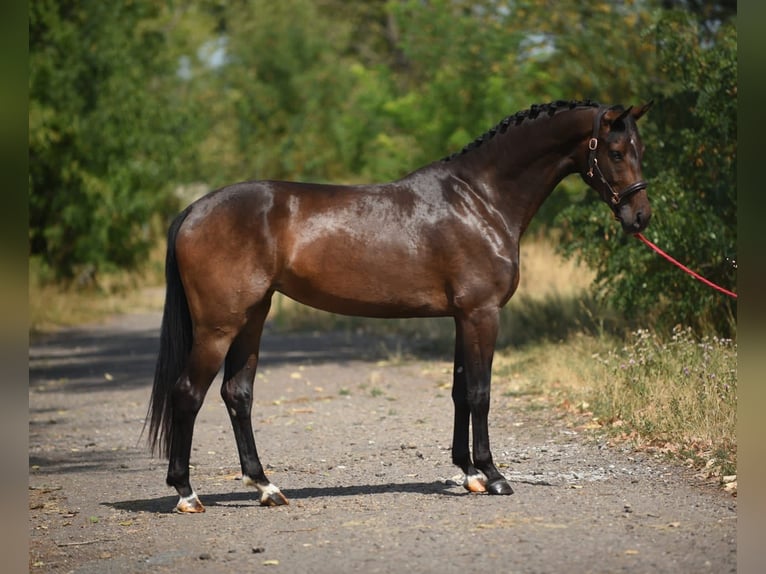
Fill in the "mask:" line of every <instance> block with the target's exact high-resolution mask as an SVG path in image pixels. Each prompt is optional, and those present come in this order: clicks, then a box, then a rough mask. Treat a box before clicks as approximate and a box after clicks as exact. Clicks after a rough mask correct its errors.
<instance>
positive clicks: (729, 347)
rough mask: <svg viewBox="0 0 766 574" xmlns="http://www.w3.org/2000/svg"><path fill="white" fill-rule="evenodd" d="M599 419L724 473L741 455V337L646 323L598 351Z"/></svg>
mask: <svg viewBox="0 0 766 574" xmlns="http://www.w3.org/2000/svg"><path fill="white" fill-rule="evenodd" d="M594 359H595V360H596V362H597V364H598V370H599V371H600V372H601V376H600V377H599V382H598V385H597V389H596V393H595V396H594V398H593V401H592V403H593V408H594V413H595V414H596V415H597V416H598V417H599V420H601V421H603V422H605V423H607V424H608V425H609V426H610V427H612V428H618V429H621V430H622V432H628V433H631V432H632V433H635V434H636V435H637V438H639V439H640V440H643V441H644V442H647V443H649V444H651V445H653V446H655V447H659V448H661V449H664V450H665V451H667V452H671V453H675V454H682V453H684V452H686V453H687V454H688V453H693V454H692V455H689V456H687V459H688V460H691V461H692V462H699V461H701V460H706V462H710V461H712V462H710V465H709V466H712V467H714V468H718V469H719V470H720V474H721V475H725V474H733V473H734V471H733V469H734V467H735V461H736V423H737V417H736V414H737V345H736V343H735V342H733V341H732V340H730V339H722V338H719V337H715V336H703V337H697V336H695V335H694V333H693V332H692V330H691V329H689V328H684V327H680V326H679V327H676V328H675V329H674V330H673V334H672V336H671V337H670V338H669V339H667V340H663V339H662V338H661V337H659V336H658V335H656V334H654V333H652V332H650V331H648V330H645V329H640V330H637V331H635V332H634V333H633V334H632V335H631V337H630V339H629V340H628V342H627V344H626V345H625V346H624V347H622V349H620V350H617V351H610V352H608V353H607V354H606V355H605V356H602V355H601V354H598V355H597V356H595V357H594Z"/></svg>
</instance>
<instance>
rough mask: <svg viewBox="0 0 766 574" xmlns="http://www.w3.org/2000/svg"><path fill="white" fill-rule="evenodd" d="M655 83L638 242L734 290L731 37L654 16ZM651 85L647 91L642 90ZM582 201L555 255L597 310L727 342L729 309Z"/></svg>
mask: <svg viewBox="0 0 766 574" xmlns="http://www.w3.org/2000/svg"><path fill="white" fill-rule="evenodd" d="M644 39H645V41H646V42H648V43H651V45H653V46H654V47H655V49H656V61H657V68H656V74H655V75H652V76H651V77H649V78H647V80H646V81H647V84H646V86H645V90H644V93H647V94H652V95H653V96H654V98H655V99H656V101H657V103H656V105H655V107H654V108H653V109H652V110H651V111H650V112H649V114H648V115H647V119H646V120H642V123H643V122H646V123H645V124H644V125H642V135H643V138H644V140H645V143H646V144H647V152H646V157H645V161H644V164H645V175H648V176H649V194H650V199H651V201H652V205H653V213H654V215H653V218H652V222H651V223H650V225H649V227H648V228H647V230H646V232H645V235H646V236H647V237H648V238H649V239H650V240H652V241H654V242H655V243H657V244H658V245H660V246H661V247H663V248H664V249H665V250H666V251H668V252H669V253H671V254H672V255H674V256H675V257H676V258H677V259H679V260H681V261H683V262H684V263H686V264H687V265H688V266H689V267H691V268H693V269H695V270H697V271H698V272H700V273H701V274H702V275H704V276H706V277H707V278H709V279H710V280H712V281H714V282H716V283H718V284H720V285H723V286H725V287H728V288H733V287H734V286H735V284H736V262H735V259H736V241H737V227H736V206H737V195H736V190H737V186H736V152H737V128H736V126H737V35H736V28H735V27H734V24H733V22H727V23H724V24H722V25H721V26H720V27H719V28H718V31H717V32H716V34H715V37H714V38H712V39H711V38H710V37H708V36H707V35H704V34H702V31H701V30H700V26H699V24H698V23H697V22H696V21H695V20H693V19H692V18H691V17H690V16H689V14H688V13H685V12H680V11H679V12H675V11H665V12H662V13H661V14H660V16H659V18H658V19H657V21H656V22H655V24H654V25H653V26H652V27H651V28H650V29H649V30H648V32H647V33H646V34H644ZM648 82H651V84H648ZM595 203H597V200H596V199H595V197H593V196H592V195H589V196H587V197H586V198H585V199H584V200H583V201H582V202H580V203H578V204H576V205H574V206H572V207H570V208H568V209H567V210H565V211H564V212H563V213H562V216H561V218H560V221H561V223H562V225H563V226H564V227H565V229H566V230H567V233H566V235H565V238H564V241H563V242H562V249H563V250H564V252H565V253H567V254H569V255H577V256H579V257H582V258H583V259H584V260H585V261H586V262H587V263H588V264H589V265H590V266H591V267H593V268H594V269H595V270H596V271H597V279H596V282H597V285H598V286H599V287H600V289H601V292H602V294H603V296H604V297H605V299H606V300H608V301H609V302H610V303H611V304H612V305H614V307H615V308H616V309H618V310H620V311H622V312H623V313H624V314H625V315H626V316H627V317H631V318H636V319H639V320H640V321H641V322H642V323H646V322H648V321H651V322H652V323H653V324H655V325H657V326H658V327H659V328H664V329H670V328H672V327H673V326H674V325H675V324H679V323H680V324H685V325H691V326H693V327H695V328H697V329H698V330H711V329H712V330H714V331H716V332H718V333H719V334H723V335H726V336H732V335H733V334H734V333H735V329H736V327H735V318H736V300H734V299H731V298H728V297H726V296H725V295H722V294H720V293H718V292H716V291H713V290H711V289H710V288H709V287H707V286H705V285H704V284H702V283H700V282H698V281H696V280H695V279H693V278H691V277H689V276H688V275H686V274H684V273H682V272H681V271H680V270H678V269H676V268H675V267H672V266H670V265H669V264H668V263H667V262H666V261H664V260H663V259H661V258H659V257H658V256H656V255H655V254H653V253H652V252H649V251H648V250H647V249H646V248H645V247H644V246H643V245H641V244H640V243H639V242H638V241H635V240H634V239H632V238H629V237H625V236H624V235H622V234H621V232H619V231H618V230H617V229H616V228H615V226H614V222H612V221H611V220H610V216H609V214H608V212H607V210H604V209H602V208H600V207H599V206H597V205H595Z"/></svg>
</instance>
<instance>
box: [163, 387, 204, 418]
mask: <svg viewBox="0 0 766 574" xmlns="http://www.w3.org/2000/svg"><path fill="white" fill-rule="evenodd" d="M171 400H172V401H173V410H174V411H175V412H177V413H188V414H196V413H197V412H199V410H200V409H201V408H202V402H203V401H204V400H205V393H204V392H199V391H198V390H197V389H195V388H194V387H193V386H192V385H191V383H190V382H189V380H188V379H184V380H180V381H179V382H178V384H176V386H175V387H174V388H173V393H172V395H171Z"/></svg>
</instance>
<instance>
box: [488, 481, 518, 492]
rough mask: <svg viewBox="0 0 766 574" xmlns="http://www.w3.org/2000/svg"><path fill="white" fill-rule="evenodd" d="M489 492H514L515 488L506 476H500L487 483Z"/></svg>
mask: <svg viewBox="0 0 766 574" xmlns="http://www.w3.org/2000/svg"><path fill="white" fill-rule="evenodd" d="M487 492H489V493H490V494H506V495H507V494H513V489H512V488H511V485H510V484H508V481H507V480H505V479H504V478H498V479H497V480H495V481H493V482H490V483H488V484H487Z"/></svg>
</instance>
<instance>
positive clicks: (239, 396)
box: [221, 381, 253, 415]
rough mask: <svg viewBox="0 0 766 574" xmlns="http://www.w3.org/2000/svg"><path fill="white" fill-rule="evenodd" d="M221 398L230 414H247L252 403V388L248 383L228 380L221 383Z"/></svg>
mask: <svg viewBox="0 0 766 574" xmlns="http://www.w3.org/2000/svg"><path fill="white" fill-rule="evenodd" d="M221 398H222V399H223V402H224V404H226V406H227V407H228V408H229V411H230V412H231V413H232V414H234V415H247V414H249V413H250V408H251V406H252V404H253V390H252V388H251V386H250V385H242V384H237V383H236V382H233V381H228V382H225V383H224V384H223V385H221Z"/></svg>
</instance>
